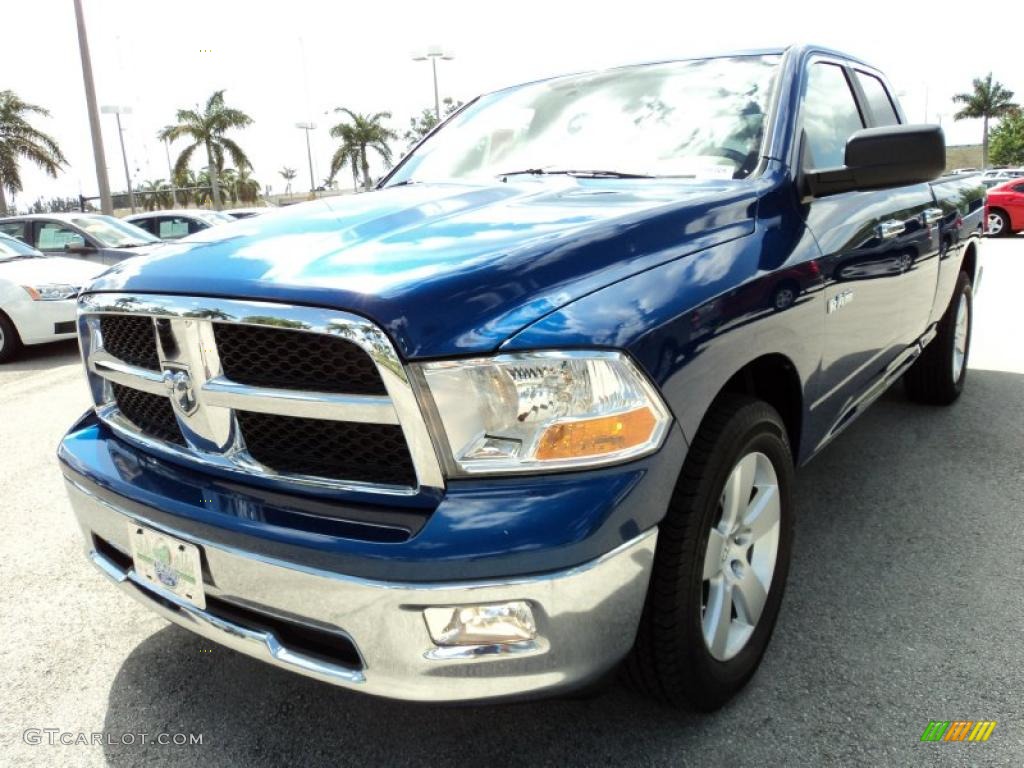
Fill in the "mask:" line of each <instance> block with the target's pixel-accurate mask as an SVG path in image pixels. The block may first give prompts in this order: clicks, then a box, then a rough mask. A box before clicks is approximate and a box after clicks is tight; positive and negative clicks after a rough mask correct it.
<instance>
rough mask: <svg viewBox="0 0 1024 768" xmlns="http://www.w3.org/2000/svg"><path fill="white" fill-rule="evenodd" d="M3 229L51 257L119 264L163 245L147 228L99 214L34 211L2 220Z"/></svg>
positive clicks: (1, 226)
mask: <svg viewBox="0 0 1024 768" xmlns="http://www.w3.org/2000/svg"><path fill="white" fill-rule="evenodd" d="M0 232H2V233H4V234H5V235H10V236H11V237H14V238H17V239H18V240H21V241H22V242H23V243H27V244H28V245H31V246H32V247H33V248H35V249H37V250H39V251H42V252H43V253H44V254H46V255H48V256H54V255H61V256H70V257H73V258H80V259H84V260H85V261H93V262H96V263H97V264H116V263H117V262H119V261H123V260H124V259H127V258H130V257H132V256H140V255H142V254H144V253H148V252H149V251H151V250H152V249H153V248H154V247H156V246H159V245H161V244H162V242H163V241H162V240H160V239H158V238H156V237H153V235H151V234H150V233H149V232H146V231H145V230H144V229H139V228H138V227H136V226H134V225H132V224H129V223H127V222H124V221H121V219H118V218H115V217H113V216H104V215H102V214H99V213H31V214H28V215H25V216H10V217H7V218H4V219H0Z"/></svg>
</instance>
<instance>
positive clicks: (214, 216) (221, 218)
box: [193, 211, 235, 226]
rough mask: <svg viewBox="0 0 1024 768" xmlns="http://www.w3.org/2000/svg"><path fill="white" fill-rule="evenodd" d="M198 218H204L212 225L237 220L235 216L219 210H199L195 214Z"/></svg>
mask: <svg viewBox="0 0 1024 768" xmlns="http://www.w3.org/2000/svg"><path fill="white" fill-rule="evenodd" d="M193 215H194V216H195V217H196V218H197V219H202V220H203V221H205V222H206V223H207V224H210V225H211V226H212V225H214V224H227V223H228V222H232V221H234V220H235V218H234V217H233V216H229V215H228V214H226V213H220V212H218V211H197V212H195V213H194V214H193Z"/></svg>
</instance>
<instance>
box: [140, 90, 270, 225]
mask: <svg viewBox="0 0 1024 768" xmlns="http://www.w3.org/2000/svg"><path fill="white" fill-rule="evenodd" d="M177 120H178V124H177V125H169V126H167V127H166V128H164V129H163V130H162V131H160V132H159V133H158V134H157V137H158V138H159V139H160V140H161V141H174V140H175V139H179V138H185V139H188V140H190V141H191V142H192V143H191V144H189V145H188V146H187V147H185V149H184V150H182V153H181V154H180V155H178V161H177V162H176V163H175V164H174V170H175V173H177V172H178V171H179V170H182V169H184V168H187V167H188V164H189V161H190V160H191V159H192V153H193V152H195V150H196V149H197V148H198V147H200V146H202V147H205V148H206V165H207V168H208V169H209V177H210V187H211V188H212V190H213V205H214V207H215V208H216V209H217V210H218V211H219V210H220V209H221V207H222V205H221V199H220V184H219V179H218V173H219V172H220V171H221V170H223V168H224V153H225V152H226V153H227V154H229V155H230V156H231V160H232V162H233V163H234V164H235V167H236V168H251V167H252V164H251V163H250V162H249V158H248V157H246V155H245V152H243V151H242V148H241V147H239V146H238V145H237V144H236V143H235V142H234V140H233V139H229V138H228V137H227V136H225V135H224V133H225V131H228V130H229V129H231V128H245V127H246V126H248V125H251V124H252V118H251V117H249V116H248V115H247V114H245V112H242V111H241V110H239V109H232V108H231V107H227V106H225V105H224V90H223V89H221V90H219V91H215V92H214V93H213V95H212V96H210V98H209V99H207V101H206V107H205V109H203V110H202V111H200V110H199V108H198V107H196V109H179V110H178V114H177Z"/></svg>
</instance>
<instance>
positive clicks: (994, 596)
mask: <svg viewBox="0 0 1024 768" xmlns="http://www.w3.org/2000/svg"><path fill="white" fill-rule="evenodd" d="M984 245H985V246H986V247H985V249H984V260H985V261H984V264H985V272H984V279H983V281H982V285H981V291H980V296H979V297H978V300H977V304H976V323H975V330H974V339H973V348H972V351H971V361H970V362H971V366H972V369H973V370H972V372H971V374H970V377H969V379H968V384H967V389H966V391H965V393H964V396H963V397H962V399H961V400H960V402H959V403H958V404H957V405H955V406H954V407H952V408H950V409H934V408H928V407H923V406H918V405H914V404H911V403H910V402H908V401H907V399H906V398H905V397H904V396H903V393H902V391H901V390H900V388H898V387H897V388H894V389H893V390H892V391H890V392H889V393H888V394H887V395H886V396H885V397H884V398H883V399H882V400H881V401H880V402H879V403H877V404H876V405H875V406H874V407H873V408H872V409H871V411H870V413H869V414H868V415H866V416H865V417H864V418H863V419H861V420H860V421H859V422H858V423H856V424H855V425H854V426H853V427H851V428H850V429H849V430H848V431H847V432H846V433H845V434H844V436H843V437H842V438H841V439H839V440H837V441H836V442H835V443H834V444H833V445H831V446H830V447H829V448H828V449H827V450H826V451H825V452H824V453H823V454H822V455H821V456H819V457H818V458H817V459H816V460H815V461H814V462H813V463H812V464H811V465H809V466H808V467H806V468H805V469H804V470H803V471H802V472H801V473H800V475H799V489H798V493H797V500H798V507H797V515H798V522H797V544H796V551H795V556H794V562H793V566H792V569H791V573H790V580H789V586H788V592H787V599H786V601H785V602H784V604H783V608H782V614H781V618H780V620H779V624H778V627H777V629H776V632H775V637H774V640H773V642H772V644H771V646H770V648H769V650H768V653H767V656H766V658H765V662H764V665H763V666H762V668H761V670H760V672H759V673H758V675H757V677H756V678H755V679H754V681H753V683H752V684H751V685H750V686H749V688H748V689H747V690H746V691H745V692H744V693H743V694H741V695H740V696H739V698H738V699H737V700H736V701H735V702H733V703H732V704H731V705H729V706H727V707H726V708H725V709H724V710H722V711H720V712H718V713H715V714H711V715H705V716H698V715H692V714H681V713H677V712H673V711H669V710H665V709H662V708H659V707H658V706H656V705H653V704H651V703H648V702H647V701H646V700H644V699H642V698H640V697H639V696H637V695H635V694H633V693H631V692H629V691H628V690H626V689H625V688H623V687H622V686H621V685H619V684H618V683H615V682H611V683H609V684H608V685H607V686H605V687H603V688H602V689H600V690H598V691H597V692H596V693H595V694H594V695H592V696H589V697H585V698H574V699H562V700H549V701H540V702H532V703H522V704H515V705H506V706H485V707H435V706H425V705H409V704H402V703H395V702H389V701H383V700H378V699H374V698H370V697H367V696H363V695H359V694H354V693H350V692H347V691H343V690H339V689H335V688H332V687H329V686H327V685H323V684H320V683H317V682H314V681H311V680H307V679H305V678H301V677H298V676H295V675H292V674H288V673H285V672H282V671H279V670H277V669H274V668H271V667H269V666H265V665H263V664H261V663H260V662H257V661H254V660H250V659H248V658H246V657H243V656H241V655H238V654H235V653H233V652H230V651H225V650H221V649H218V648H213V649H212V650H211V649H210V647H209V645H208V644H207V643H205V642H204V641H202V640H201V639H199V638H197V637H194V636H192V635H191V634H189V633H188V632H186V631H184V630H182V629H179V628H177V627H174V626H170V625H167V624H166V623H165V622H164V621H163V620H161V619H159V618H157V617H155V616H153V615H151V614H150V613H148V612H146V610H145V609H143V608H142V607H141V606H139V605H137V604H136V603H134V602H131V601H128V600H127V599H125V598H124V597H123V596H122V595H121V594H119V593H118V592H117V591H116V590H115V589H114V588H113V587H111V586H109V585H108V584H107V583H106V582H105V580H104V579H103V578H102V577H101V576H100V575H99V574H98V573H97V572H95V571H94V569H93V568H92V566H91V565H89V564H88V563H87V562H86V560H85V558H84V557H83V556H82V552H81V542H80V536H79V532H78V529H77V527H76V526H75V524H74V522H73V520H72V517H71V513H70V509H69V507H68V504H67V502H66V501H65V498H64V493H63V489H62V485H61V481H60V472H59V470H58V468H57V461H56V458H55V455H54V451H55V448H56V445H57V442H58V440H59V438H60V436H61V435H62V434H63V431H64V430H65V429H66V428H67V426H68V425H69V424H70V423H71V422H72V420H73V419H74V418H75V417H76V416H77V415H78V414H80V413H81V412H82V411H83V410H84V409H85V408H86V407H87V396H86V390H85V384H84V380H83V377H82V375H81V372H80V366H79V363H78V360H77V348H76V347H75V345H74V344H73V343H72V344H61V345H57V346H50V347H47V348H35V349H31V350H28V351H27V352H26V353H25V354H24V355H23V356H22V357H21V358H20V359H19V360H17V361H16V362H14V363H11V364H8V365H5V366H2V367H0V449H2V456H3V460H2V461H0V498H2V499H3V501H4V504H3V507H2V511H0V515H2V520H3V537H2V539H0V573H2V575H3V578H2V582H0V583H2V586H0V626H2V627H3V632H4V637H3V642H2V643H0V699H2V701H3V707H2V711H0V718H2V727H0V738H2V750H3V754H6V755H8V757H7V758H5V760H4V762H5V763H6V764H8V765H21V766H25V765H104V764H109V765H113V766H134V765H146V766H162V765H184V764H202V765H254V766H255V765H268V766H270V765H283V764H289V765H319V764H325V765H326V764H331V765H417V766H422V765H447V764H461V765H480V764H489V763H494V764H499V765H500V764H511V763H515V764H517V765H559V766H561V765H568V764H580V765H593V764H607V765H612V764H614V765H618V764H635V765H690V764H692V765H768V764H779V765H786V766H790V765H812V766H820V765H832V764H834V765H839V764H843V765H851V764H858V765H909V764H918V763H920V764H949V765H1011V764H1013V765H1020V764H1021V762H1022V759H1024V695H1022V693H1021V691H1022V690H1024V341H1022V338H1021V334H1022V332H1024V323H1022V320H1021V312H1020V306H1021V295H1022V286H1024V237H1017V238H1014V239H1002V240H989V241H987V242H986V243H985V244H984ZM958 719H959V720H983V719H984V720H996V721H998V726H997V727H996V729H995V731H994V732H993V734H992V736H991V738H990V739H989V741H988V742H987V743H938V744H925V743H921V742H920V741H919V737H920V735H921V733H922V731H923V730H924V728H925V726H926V725H927V724H928V721H929V720H958ZM46 728H50V729H59V730H60V731H65V732H73V733H75V734H77V733H80V732H83V733H85V734H91V733H92V732H99V731H102V732H105V734H106V736H105V737H104V738H105V739H107V738H110V739H113V740H114V741H115V742H117V743H115V744H102V745H92V746H88V745H53V746H51V745H48V744H46V742H45V740H44V742H43V743H42V744H30V743H26V739H25V738H24V735H23V734H24V733H25V731H26V729H46ZM141 733H146V734H150V735H155V734H159V733H186V734H202V744H201V745H193V746H173V745H168V746H160V745H155V744H148V745H140V744H139V743H137V742H136V743H135V744H123V743H120V741H121V735H122V734H141Z"/></svg>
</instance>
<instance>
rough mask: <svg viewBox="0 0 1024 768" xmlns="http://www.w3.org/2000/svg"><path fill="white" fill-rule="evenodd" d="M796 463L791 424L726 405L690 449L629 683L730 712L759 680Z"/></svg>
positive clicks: (665, 524) (763, 408)
mask: <svg viewBox="0 0 1024 768" xmlns="http://www.w3.org/2000/svg"><path fill="white" fill-rule="evenodd" d="M792 480H793V459H792V455H791V453H790V448H789V444H788V442H787V439H786V430H785V427H784V425H783V423H782V420H781V418H780V417H779V415H778V413H777V412H776V411H775V409H774V408H772V407H771V406H769V405H768V404H766V403H764V402H761V401H759V400H755V399H753V398H749V397H742V396H736V395H729V396H726V397H723V398H721V399H720V400H719V401H718V402H717V403H716V404H715V405H714V406H713V407H712V410H711V412H710V413H709V414H708V416H707V418H706V419H705V420H704V424H703V425H702V426H701V429H700V431H699V432H698V434H697V437H696V439H695V440H694V442H693V445H691V446H690V450H689V453H688V455H687V458H686V462H685V464H684V466H683V471H682V473H681V474H680V479H679V482H678V484H677V486H676V490H675V493H674V494H673V497H672V502H671V504H670V507H669V511H668V514H667V515H666V517H665V519H664V520H663V521H662V523H661V526H660V529H659V534H658V549H657V553H656V555H655V563H654V570H653V573H652V574H651V583H650V587H649V589H648V594H647V601H646V604H645V606H644V613H643V617H642V619H641V624H640V628H639V630H638V633H637V639H636V644H635V646H634V648H633V651H632V654H631V655H630V657H629V659H628V660H627V662H626V665H625V671H626V674H627V676H628V678H629V679H630V680H631V681H632V682H633V683H634V685H635V686H636V687H638V688H640V689H641V690H643V691H644V692H646V693H648V694H650V695H652V696H654V697H655V698H657V699H659V700H661V701H662V702H664V703H667V704H670V705H673V706H678V707H688V708H695V709H701V710H711V709H716V708H717V707H720V706H722V705H723V704H724V703H725V702H726V701H728V700H729V699H730V698H731V697H732V696H733V695H734V694H735V693H736V692H737V691H739V690H740V689H741V688H742V687H743V686H744V685H745V684H746V683H747V681H748V680H749V679H750V678H751V677H752V676H753V674H754V672H755V671H756V670H757V667H758V665H759V664H760V662H761V657H762V656H763V654H764V651H765V648H766V647H767V645H768V641H769V639H770V637H771V633H772V630H773V628H774V626H775V620H776V617H777V616H778V612H779V606H780V604H781V602H782V592H783V587H784V585H785V581H786V574H787V572H788V569H789V557H790V551H791V547H792V537H793V513H792V504H791V492H792V490H791V489H792Z"/></svg>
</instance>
